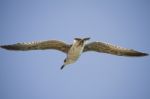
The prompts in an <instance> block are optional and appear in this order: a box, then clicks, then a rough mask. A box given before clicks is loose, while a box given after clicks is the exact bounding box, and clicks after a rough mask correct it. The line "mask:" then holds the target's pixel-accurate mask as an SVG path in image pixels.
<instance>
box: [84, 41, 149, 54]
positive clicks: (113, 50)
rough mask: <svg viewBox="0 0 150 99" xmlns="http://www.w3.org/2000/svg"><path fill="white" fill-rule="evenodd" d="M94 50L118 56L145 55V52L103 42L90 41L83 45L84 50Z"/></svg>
mask: <svg viewBox="0 0 150 99" xmlns="http://www.w3.org/2000/svg"><path fill="white" fill-rule="evenodd" d="M86 51H96V52H102V53H109V54H113V55H118V56H146V55H148V54H147V53H143V52H139V51H135V50H133V49H126V48H122V47H119V46H115V45H111V44H108V43H103V42H91V43H89V44H87V45H86V46H85V47H84V52H86Z"/></svg>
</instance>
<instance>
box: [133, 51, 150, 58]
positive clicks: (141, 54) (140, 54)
mask: <svg viewBox="0 0 150 99" xmlns="http://www.w3.org/2000/svg"><path fill="white" fill-rule="evenodd" d="M148 55H149V54H148V53H142V52H138V53H137V54H136V55H135V56H141V57H142V56H148Z"/></svg>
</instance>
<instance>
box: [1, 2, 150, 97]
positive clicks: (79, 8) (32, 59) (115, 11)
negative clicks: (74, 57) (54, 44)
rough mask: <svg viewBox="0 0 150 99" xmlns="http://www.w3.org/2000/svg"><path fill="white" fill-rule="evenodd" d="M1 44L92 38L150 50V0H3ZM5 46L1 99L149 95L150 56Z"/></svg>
mask: <svg viewBox="0 0 150 99" xmlns="http://www.w3.org/2000/svg"><path fill="white" fill-rule="evenodd" d="M0 12H1V15H0V44H1V45H3V44H13V43H18V42H30V41H38V40H50V39H59V40H63V41H65V42H67V43H72V41H73V39H74V38H75V37H91V40H90V41H104V42H109V43H112V44H115V45H120V46H123V47H126V48H133V49H136V50H139V51H143V52H147V53H150V44H149V42H150V39H149V37H150V20H149V18H150V1H149V0H0ZM65 57H66V55H65V54H64V53H62V52H59V51H55V50H46V51H28V52H15V51H7V50H3V49H0V60H1V61H0V99H81V98H82V99H150V94H149V93H150V77H149V76H150V72H149V71H150V61H149V60H150V58H149V56H148V57H141V58H128V57H119V56H113V55H109V54H102V53H96V52H88V53H83V54H82V55H81V57H80V59H79V60H78V61H77V62H76V63H74V64H71V65H68V67H66V68H64V70H62V71H61V70H60V66H61V65H62V64H63V60H64V59H65Z"/></svg>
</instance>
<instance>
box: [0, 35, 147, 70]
mask: <svg viewBox="0 0 150 99" xmlns="http://www.w3.org/2000/svg"><path fill="white" fill-rule="evenodd" d="M89 39H90V38H74V42H73V44H67V43H64V42H62V41H58V40H48V41H41V42H30V43H16V44H11V45H2V46H0V47H1V48H4V49H7V50H16V51H28V50H46V49H55V50H59V51H62V52H64V53H66V54H67V57H66V58H65V60H64V64H63V65H62V66H61V68H60V69H63V68H64V67H65V66H66V65H68V64H72V63H74V62H76V61H77V59H78V58H79V57H80V55H81V53H83V52H87V51H96V52H101V53H108V54H113V55H118V56H133V57H139V56H147V55H148V54H147V53H143V52H139V51H136V50H133V49H127V48H122V47H119V46H115V45H111V44H109V43H104V42H90V43H87V41H88V40H89Z"/></svg>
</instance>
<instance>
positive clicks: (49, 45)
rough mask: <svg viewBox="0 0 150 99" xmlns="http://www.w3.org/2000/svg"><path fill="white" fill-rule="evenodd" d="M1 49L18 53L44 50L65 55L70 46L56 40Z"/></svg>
mask: <svg viewBox="0 0 150 99" xmlns="http://www.w3.org/2000/svg"><path fill="white" fill-rule="evenodd" d="M0 47H1V48H4V49H7V50H16V51H17V50H18V51H19V50H20V51H28V50H45V49H55V50H59V51H62V52H64V53H67V52H68V50H69V49H70V47H71V45H69V44H66V43H64V42H62V41H57V40H48V41H41V42H30V43H17V44H12V45H2V46H0Z"/></svg>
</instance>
